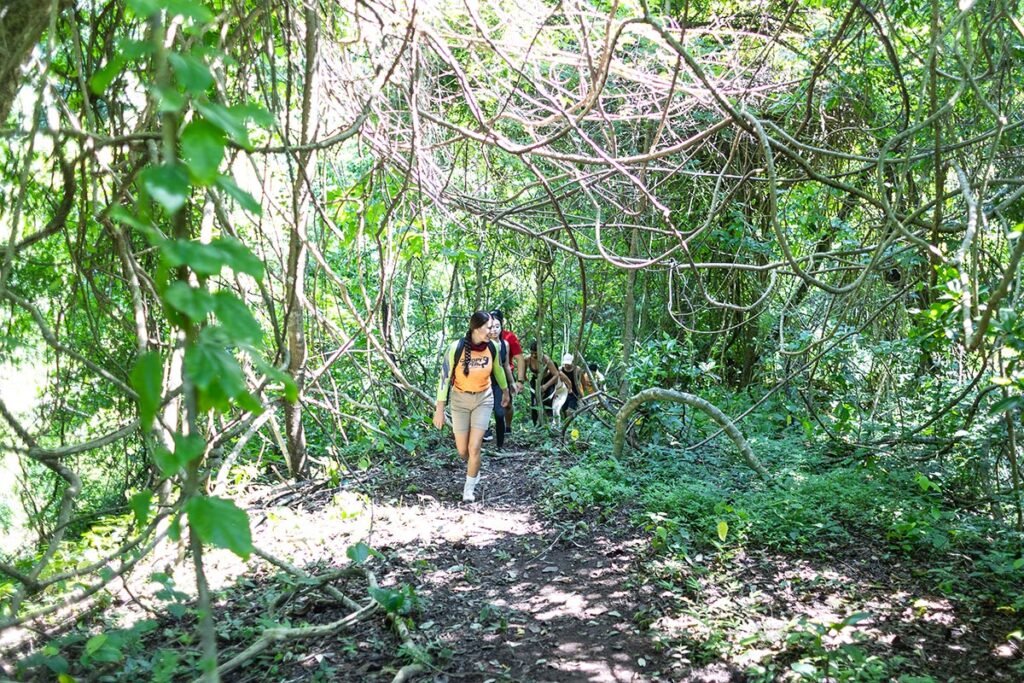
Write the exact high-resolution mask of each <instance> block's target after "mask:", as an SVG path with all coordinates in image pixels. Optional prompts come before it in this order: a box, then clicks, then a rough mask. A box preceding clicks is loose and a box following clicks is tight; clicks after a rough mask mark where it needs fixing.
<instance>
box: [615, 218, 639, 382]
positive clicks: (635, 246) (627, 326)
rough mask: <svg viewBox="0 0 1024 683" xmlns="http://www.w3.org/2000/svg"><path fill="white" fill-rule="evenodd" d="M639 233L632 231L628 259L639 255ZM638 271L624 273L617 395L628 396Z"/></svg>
mask: <svg viewBox="0 0 1024 683" xmlns="http://www.w3.org/2000/svg"><path fill="white" fill-rule="evenodd" d="M639 248H640V231H639V230H637V229H636V228H634V229H633V234H632V236H630V238H629V258H630V259H634V258H636V256H637V253H639ZM638 272H639V271H638V270H637V269H636V268H630V269H629V270H627V271H626V301H625V303H623V305H622V370H623V371H622V380H621V381H620V382H619V395H620V396H629V380H628V379H627V376H628V374H627V370H628V369H629V362H630V360H631V359H632V357H633V345H634V344H636V278H637V273H638Z"/></svg>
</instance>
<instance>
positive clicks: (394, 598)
mask: <svg viewBox="0 0 1024 683" xmlns="http://www.w3.org/2000/svg"><path fill="white" fill-rule="evenodd" d="M367 592H369V594H370V597H371V598H373V599H374V600H376V601H377V603H378V604H379V605H380V606H381V607H383V608H384V610H385V611H387V612H390V613H391V614H397V613H398V611H399V610H401V609H402V607H403V606H404V605H405V598H406V596H405V593H404V592H403V591H396V590H391V589H389V588H375V587H373V586H370V588H369V589H367Z"/></svg>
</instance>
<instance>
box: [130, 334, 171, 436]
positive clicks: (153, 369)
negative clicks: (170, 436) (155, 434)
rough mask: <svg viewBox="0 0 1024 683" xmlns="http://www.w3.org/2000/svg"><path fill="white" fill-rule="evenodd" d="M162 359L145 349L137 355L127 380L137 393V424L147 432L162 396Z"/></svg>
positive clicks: (157, 354)
mask: <svg viewBox="0 0 1024 683" xmlns="http://www.w3.org/2000/svg"><path fill="white" fill-rule="evenodd" d="M163 378H164V361H163V358H161V357H160V354H159V353H156V352H155V351H146V352H145V353H142V354H140V355H139V357H138V359H137V360H136V361H135V365H134V366H133V367H132V371H131V374H130V376H129V381H130V382H131V384H132V389H134V390H135V393H137V394H138V395H139V398H138V403H139V425H140V426H141V427H142V431H144V432H148V431H149V430H150V428H151V427H152V426H153V419H154V418H155V417H156V411H157V409H159V408H160V399H161V397H162V396H163Z"/></svg>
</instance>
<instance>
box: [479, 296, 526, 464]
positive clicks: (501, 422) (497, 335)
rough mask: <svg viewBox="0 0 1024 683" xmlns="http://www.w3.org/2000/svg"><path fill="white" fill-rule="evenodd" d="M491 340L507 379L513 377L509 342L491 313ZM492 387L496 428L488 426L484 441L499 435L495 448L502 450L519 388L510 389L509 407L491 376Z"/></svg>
mask: <svg viewBox="0 0 1024 683" xmlns="http://www.w3.org/2000/svg"><path fill="white" fill-rule="evenodd" d="M489 338H490V341H491V343H492V344H494V345H495V346H496V347H497V349H498V355H497V360H498V362H499V364H500V365H501V368H502V369H503V370H504V371H505V378H506V380H507V379H508V378H510V377H512V368H511V366H509V363H508V361H509V353H510V349H509V344H508V342H507V341H505V340H504V339H502V338H501V321H500V320H498V319H497V318H496V317H494V314H493V312H492V314H491V324H490V335H489ZM491 389H492V391H493V392H494V418H495V419H494V430H493V432H492V430H491V428H490V427H488V428H487V432H486V433H484V441H490V440H491V439H494V438H495V436H497V439H496V440H495V442H494V445H495V448H497V449H498V450H501V448H502V446H504V445H505V426H506V425H505V414H506V413H507V412H508V411H510V410H512V403H513V401H514V400H515V397H516V393H518V392H517V390H516V389H515V388H514V387H512V388H511V389H510V391H509V401H508V407H505V406H503V405H502V403H501V387H499V386H498V382H497V380H496V379H495V378H494V377H493V376H492V377H491Z"/></svg>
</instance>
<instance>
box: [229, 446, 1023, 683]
mask: <svg viewBox="0 0 1024 683" xmlns="http://www.w3.org/2000/svg"><path fill="white" fill-rule="evenodd" d="M442 453H443V455H442ZM546 457H547V458H548V460H547V461H542V456H540V455H538V454H537V453H536V452H532V451H526V450H514V449H509V450H507V451H506V452H504V453H502V454H500V455H498V456H493V455H492V456H490V457H485V463H484V469H483V474H484V479H483V482H482V484H481V488H479V489H478V502H477V503H473V504H463V503H462V502H461V500H460V496H461V488H462V479H463V472H464V469H463V466H462V465H461V463H459V462H458V461H457V460H456V459H455V458H454V455H452V454H449V453H448V451H447V450H444V449H441V450H439V452H438V453H437V454H433V455H426V456H419V457H414V458H411V459H410V460H409V461H408V462H407V463H405V466H404V467H402V468H393V470H392V471H391V472H390V474H389V473H388V472H387V471H386V470H387V468H383V469H380V468H378V469H376V470H375V471H374V472H372V473H371V478H370V480H368V481H366V482H364V485H365V489H366V490H367V491H372V492H373V494H374V499H373V500H372V502H371V501H369V500H368V499H367V500H365V501H364V503H365V505H364V507H363V509H362V512H361V513H360V514H359V515H354V516H352V517H351V518H350V519H349V518H346V514H347V513H343V514H342V515H341V520H342V521H340V522H337V521H335V519H334V515H335V514H336V511H335V512H332V511H331V505H336V504H337V499H338V496H339V495H341V494H339V493H338V492H339V491H345V495H349V496H350V495H352V494H351V491H347V490H345V489H328V488H326V487H323V486H322V484H321V487H320V488H317V487H315V486H314V487H313V488H312V489H307V490H305V492H304V490H303V489H300V490H298V491H296V492H294V494H293V495H292V496H291V498H290V500H289V501H284V504H285V507H284V508H283V509H287V510H292V511H294V510H295V509H296V508H300V509H301V508H304V509H305V510H306V511H307V516H305V517H303V518H300V519H299V520H298V522H297V523H296V529H297V531H296V532H295V535H293V536H289V537H287V538H285V539H284V542H285V545H284V546H282V547H280V549H279V551H280V552H281V553H283V554H284V555H287V556H289V557H291V558H292V559H293V560H294V561H295V562H296V564H300V565H303V566H306V567H307V569H308V570H309V571H310V572H311V573H322V572H324V571H330V570H331V569H332V568H334V567H337V566H339V565H344V564H345V562H346V560H345V559H344V548H345V547H347V545H349V544H351V543H353V542H355V541H356V540H365V541H366V542H367V543H368V544H369V545H370V546H372V547H373V548H375V549H377V550H379V551H380V552H381V553H383V555H384V556H385V557H386V560H385V561H377V564H376V566H375V571H376V572H377V575H378V578H379V579H380V583H381V585H382V586H386V587H398V586H401V585H403V584H407V585H411V586H413V587H414V588H415V591H416V593H417V594H418V596H419V603H420V604H419V607H418V609H417V611H416V612H415V613H414V614H413V621H414V628H413V635H414V639H415V641H416V643H417V645H418V646H419V647H420V648H422V649H423V650H425V651H426V652H429V654H430V665H429V669H428V672H427V673H426V674H424V675H422V676H421V677H420V679H419V680H424V681H433V682H434V683H446V682H448V681H481V682H488V681H493V682H494V683H498V682H508V681H523V682H531V683H533V682H536V683H541V682H547V681H579V682H594V683H597V682H618V681H694V682H697V681H700V682H716V683H725V682H727V681H747V680H763V681H768V680H797V679H798V678H799V676H798V675H797V674H796V673H795V672H794V671H792V670H791V669H790V664H791V663H793V662H796V661H797V660H798V659H800V658H801V657H806V656H807V655H808V654H813V653H814V650H813V643H812V644H811V645H809V644H808V642H809V641H808V640H807V639H806V638H804V639H802V640H799V641H793V640H792V634H793V632H794V623H795V622H798V621H799V620H801V619H802V618H806V619H807V620H808V624H809V625H807V626H799V627H797V628H798V630H802V631H803V632H804V633H805V634H810V633H813V626H812V625H811V624H813V623H837V622H840V621H841V620H843V619H844V618H845V617H847V616H849V615H851V614H861V615H863V616H862V617H860V618H858V620H857V622H856V623H855V625H854V626H851V627H849V628H846V629H841V630H840V631H839V632H832V633H826V634H825V635H824V636H823V637H822V638H821V639H820V645H821V647H822V648H823V649H822V650H821V651H820V653H819V654H821V653H824V652H825V651H826V650H828V651H831V652H833V653H834V652H835V651H836V650H837V649H838V648H840V647H841V646H843V645H844V644H846V645H849V644H852V643H856V645H857V646H858V647H861V648H862V650H863V652H864V654H865V655H870V656H872V657H875V658H877V659H879V660H883V661H887V662H893V661H899V662H902V664H900V665H899V670H901V671H908V670H909V671H912V672H913V673H914V675H920V676H933V677H934V680H936V681H977V680H985V681H1012V680H1016V673H1015V672H1014V671H1013V670H1012V669H1011V668H1010V665H1011V664H1013V662H1014V661H1016V660H1018V659H1019V658H1020V654H1021V653H1020V651H1019V650H1015V649H1013V648H1009V649H1008V648H1007V647H1006V646H1005V645H1002V646H1001V645H1000V643H1001V642H1002V643H1005V642H1006V640H1005V634H1006V633H1008V632H1009V631H1010V630H1012V629H1013V628H1015V626H1014V621H1013V617H1012V616H1007V615H1001V614H997V613H994V612H993V611H989V610H985V612H984V613H983V612H979V611H977V610H976V609H974V608H970V609H967V608H965V606H964V605H961V604H956V603H955V602H953V601H951V600H950V599H947V598H944V597H942V596H940V595H936V594H934V591H931V590H929V589H927V588H923V587H922V586H926V585H927V582H926V581H925V582H923V583H922V582H920V581H919V580H918V579H917V578H916V577H923V576H924V572H925V570H926V568H925V569H922V568H919V567H916V566H915V565H914V563H911V562H909V561H907V560H905V559H904V560H902V561H901V560H899V558H898V557H890V556H888V555H886V554H885V553H884V549H881V548H876V547H872V539H864V542H863V543H859V544H855V545H851V546H849V547H843V548H837V549H836V552H835V555H834V556H830V557H827V558H818V559H807V558H794V557H788V556H780V555H772V554H769V553H766V552H757V553H754V552H752V553H750V554H747V553H745V552H743V551H742V550H739V551H736V552H733V553H731V554H728V553H727V554H723V555H722V556H719V557H704V556H703V555H696V556H695V557H694V559H693V561H692V562H690V563H689V564H686V565H682V566H680V565H678V563H677V564H676V565H671V564H670V563H669V564H666V563H665V562H664V561H663V560H662V559H661V558H660V557H659V556H658V555H657V554H656V553H653V552H652V551H651V547H650V539H649V535H648V534H646V533H645V532H643V531H642V530H640V529H638V528H637V527H636V525H635V524H634V523H630V522H629V521H628V517H627V516H626V513H624V512H620V513H616V515H613V516H612V518H610V519H605V520H599V519H596V518H594V517H593V516H586V517H584V518H583V519H580V518H576V519H568V518H564V517H565V516H564V515H562V516H552V515H550V514H548V515H545V514H544V509H545V503H546V501H545V499H544V497H545V496H546V495H547V493H546V491H545V489H544V486H543V482H544V479H545V477H546V476H549V475H547V474H545V469H546V468H548V469H549V468H551V467H552V466H553V465H554V464H555V460H554V459H555V458H556V456H546ZM332 496H334V500H333V503H328V501H329V500H331V497H332ZM629 503H630V502H629V501H624V503H623V507H628V506H629ZM276 509H277V510H278V512H277V513H276V514H277V515H280V514H283V513H282V512H281V510H282V508H280V507H278V508H276ZM267 514H268V517H267V519H271V518H273V517H275V513H273V512H269V513H267ZM257 516H258V515H257ZM552 520H555V521H552ZM310 524H313V525H316V524H322V525H324V528H325V529H327V531H323V530H315V529H314V530H310V529H309V528H308V527H309V525H310ZM346 525H348V527H346ZM303 529H305V531H303ZM303 533H310V534H312V536H311V538H312V539H313V540H309V539H307V542H306V543H305V545H303V544H302V543H300V542H297V540H296V536H301V535H302V534H303ZM286 536H287V534H286ZM260 538H261V534H260V525H259V523H257V544H260V543H261V542H266V543H271V542H280V541H281V529H280V528H277V529H276V531H274V532H273V533H270V534H264V535H262V538H263V539H264V540H262V541H261V540H260ZM324 539H327V540H324ZM299 540H301V539H299ZM303 547H304V548H305V550H304V551H302V550H301V548H303ZM296 549H300V552H298V553H297V554H296ZM343 588H344V589H345V590H346V591H347V592H350V594H351V595H353V596H357V595H358V591H359V590H360V588H359V586H357V585H353V586H345V587H343ZM362 590H365V588H363V589H362ZM230 599H231V598H230V596H229V597H228V600H229V601H230ZM304 600H305V601H307V603H308V604H304V603H303V601H304ZM968 604H969V603H968ZM292 607H294V612H293V614H294V617H295V618H296V619H299V618H301V619H302V620H303V621H308V622H309V623H321V622H325V621H330V620H333V619H337V618H338V617H339V616H341V615H342V614H344V613H343V612H339V611H338V610H339V608H338V606H337V605H332V604H331V603H329V602H326V601H322V600H318V599H317V598H315V597H313V596H310V595H307V596H306V597H304V598H302V599H300V600H297V602H296V604H295V605H293V606H292ZM972 610H973V611H972ZM812 640H813V639H812ZM228 649H230V645H229V646H228ZM400 654H404V655H405V656H404V658H403V656H400ZM411 659H414V657H409V656H408V653H400V652H399V648H398V641H397V639H396V637H395V635H394V633H392V632H390V631H389V630H388V629H387V627H386V626H385V625H384V623H383V620H380V619H376V620H374V621H373V622H370V623H368V624H361V625H359V626H358V630H356V631H354V632H352V633H347V634H345V633H343V634H340V635H339V636H335V637H332V638H329V639H322V640H320V641H302V642H297V643H294V644H292V646H291V649H290V650H289V651H288V652H287V653H286V654H285V656H284V657H283V658H280V657H279V659H278V660H277V661H279V664H275V665H274V666H275V667H278V668H272V669H270V670H267V669H261V668H260V667H258V666H257V667H250V668H247V669H246V670H245V671H244V673H241V674H239V675H238V677H237V678H235V679H234V680H244V681H256V680H260V681H265V680H296V681H298V680H325V681H326V680H353V681H355V680H369V681H391V680H392V678H393V677H394V675H395V672H396V671H397V670H398V669H399V668H400V667H401V666H402V665H403V664H404V663H407V662H409V661H410V660H411ZM759 662H760V663H762V664H766V666H767V667H768V669H767V670H766V671H764V672H763V673H762V674H760V675H759V676H757V677H751V676H750V674H749V673H747V671H748V670H749V667H750V666H751V665H754V664H758V663H759ZM865 680H866V679H865ZM878 680H883V679H878ZM885 680H888V679H885ZM920 680H929V679H927V678H922V679H920Z"/></svg>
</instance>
